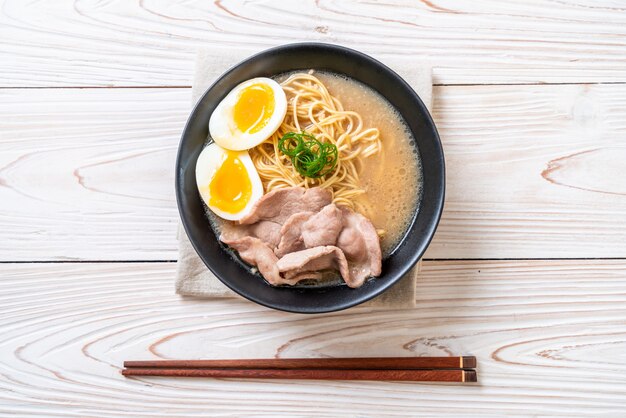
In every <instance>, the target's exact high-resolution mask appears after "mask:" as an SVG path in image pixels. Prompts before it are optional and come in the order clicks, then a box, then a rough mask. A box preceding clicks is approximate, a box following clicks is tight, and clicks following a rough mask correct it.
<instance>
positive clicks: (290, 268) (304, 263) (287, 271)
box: [278, 245, 351, 286]
mask: <svg viewBox="0 0 626 418" xmlns="http://www.w3.org/2000/svg"><path fill="white" fill-rule="evenodd" d="M326 270H337V271H339V273H340V274H341V277H342V278H343V279H344V281H345V282H346V283H348V286H350V283H349V282H351V280H350V270H349V267H348V261H347V260H346V256H345V255H344V254H343V251H341V250H340V249H339V248H337V247H335V246H332V245H327V246H324V247H314V248H307V249H306V250H302V251H296V252H295V253H289V254H287V255H285V256H284V257H282V258H281V259H280V260H278V271H279V272H280V273H282V274H283V275H284V276H285V278H287V279H289V278H292V277H297V276H302V275H303V274H304V273H310V272H321V271H326Z"/></svg>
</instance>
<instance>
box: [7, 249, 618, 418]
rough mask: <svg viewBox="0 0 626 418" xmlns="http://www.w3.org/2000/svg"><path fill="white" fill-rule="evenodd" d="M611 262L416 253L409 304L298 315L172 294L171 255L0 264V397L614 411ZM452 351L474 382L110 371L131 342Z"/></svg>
mask: <svg viewBox="0 0 626 418" xmlns="http://www.w3.org/2000/svg"><path fill="white" fill-rule="evenodd" d="M625 271H626V262H625V261H606V260H604V261H550V262H548V261H532V262H528V261H515V262H503V261H500V262H498V261H491V262H486V261H463V262H461V261H456V262H450V261H448V262H445V261H436V262H425V263H424V267H423V274H422V276H421V278H420V282H419V287H418V294H419V303H418V308H416V309H411V310H404V311H403V310H372V309H368V308H355V309H350V310H348V311H345V312H340V313H334V314H324V315H316V316H307V315H296V314H287V313H281V312H276V311H271V310H269V309H266V308H263V307H260V306H258V305H255V304H253V303H250V302H247V301H244V300H239V299H228V300H199V299H193V298H191V299H181V298H179V297H177V296H175V295H173V294H172V287H173V275H174V272H175V263H128V264H125V263H112V264H109V263H98V264H90V263H66V264H56V263H53V264H2V265H0V277H2V289H3V291H2V293H0V413H5V414H7V415H11V416H14V415H16V414H18V413H19V414H23V415H28V414H30V415H37V416H42V415H45V416H101V417H117V416H120V415H122V416H127V415H130V414H135V415H140V414H141V415H146V416H155V415H159V416H193V415H202V416H206V415H207V414H212V415H219V416H233V417H235V416H242V415H244V414H252V415H255V416H268V417H269V416H273V417H275V416H318V417H338V416H378V417H382V416H385V417H406V416H415V415H418V416H424V415H433V414H436V415H437V416H460V415H466V414H467V411H472V414H473V415H474V416H493V415H499V416H502V415H509V416H537V415H541V416H568V417H571V416H575V415H582V416H602V415H604V416H618V415H620V414H621V413H622V412H623V411H624V409H625V408H626V379H625V378H624V371H625V366H624V353H625V352H626V330H625V328H624V317H625V315H626V280H625V274H626V273H625ZM459 354H464V355H475V356H476V357H477V359H478V372H479V375H480V383H479V384H478V385H471V386H458V385H453V386H450V385H444V384H441V385H433V384H414V383H381V382H307V381H298V382H293V381H281V380H278V381H263V380H239V379H221V380H219V379H218V380H212V379H172V378H133V379H125V378H123V377H122V376H121V375H120V373H119V369H120V367H121V366H122V363H123V361H124V360H127V359H132V358H144V359H151V358H152V359H175V358H188V359H193V358H233V357H237V358H255V357H268V358H269V357H323V356H328V357H345V356H356V355H359V356H419V355H430V356H441V355H459ZM443 405H445V407H442V406H443Z"/></svg>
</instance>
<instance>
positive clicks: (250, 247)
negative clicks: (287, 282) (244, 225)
mask: <svg viewBox="0 0 626 418" xmlns="http://www.w3.org/2000/svg"><path fill="white" fill-rule="evenodd" d="M223 238H224V237H223V236H222V237H220V240H222V242H224V243H225V244H228V245H229V246H230V247H231V248H233V249H235V250H237V252H238V253H239V257H241V259H242V260H243V261H245V262H246V263H248V264H251V265H253V266H256V267H257V268H258V269H259V272H260V273H261V274H262V275H263V277H264V278H265V280H267V281H268V282H270V283H271V284H273V285H279V284H282V277H281V276H280V274H279V271H278V266H277V264H276V263H277V262H278V257H276V254H274V251H272V249H271V248H270V247H269V246H268V245H267V244H265V243H264V242H263V241H261V240H260V239H258V238H254V237H243V238H239V239H235V240H232V241H231V240H225V239H223Z"/></svg>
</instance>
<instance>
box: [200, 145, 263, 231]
mask: <svg viewBox="0 0 626 418" xmlns="http://www.w3.org/2000/svg"><path fill="white" fill-rule="evenodd" d="M226 152H227V151H226V150H225V149H223V148H222V147H220V146H219V145H217V144H216V143H211V144H209V145H207V146H206V147H205V148H204V149H203V150H202V152H201V153H200V155H199V156H198V160H197V161H196V184H197V186H198V191H199V192H200V196H201V197H202V200H204V203H206V205H207V206H208V207H209V209H211V211H213V213H215V214H216V215H217V216H219V217H220V218H223V219H227V220H229V221H238V220H240V219H241V218H243V217H244V216H245V215H247V214H248V213H249V212H250V210H251V209H252V206H253V205H254V204H255V203H256V202H257V201H258V200H259V199H260V198H261V197H263V184H262V183H261V178H260V177H259V173H258V172H257V171H256V168H255V167H254V164H253V163H252V159H251V158H250V155H248V151H241V152H238V153H237V158H239V160H240V161H241V162H242V164H243V166H244V167H245V169H246V172H247V173H248V178H249V179H250V183H251V184H252V194H251V196H250V200H249V201H248V203H247V204H246V206H245V207H244V208H243V209H242V210H241V211H240V212H237V213H228V212H224V211H222V210H220V209H219V208H216V207H215V206H212V205H211V204H209V202H210V201H211V192H210V189H209V185H210V184H211V180H212V179H213V176H214V175H215V173H216V172H217V170H218V168H219V167H220V166H221V165H222V162H223V161H224V159H225V157H226V155H225V154H226Z"/></svg>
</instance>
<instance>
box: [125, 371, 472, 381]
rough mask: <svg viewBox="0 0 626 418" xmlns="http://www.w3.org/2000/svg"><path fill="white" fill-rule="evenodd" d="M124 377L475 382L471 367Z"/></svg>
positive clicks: (160, 373)
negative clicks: (464, 368) (468, 368)
mask: <svg viewBox="0 0 626 418" xmlns="http://www.w3.org/2000/svg"><path fill="white" fill-rule="evenodd" d="M122 374H123V375H124V376H177V377H213V378H246V379H312V380H381V381H404V382H460V383H464V382H476V381H477V376H476V371H475V370H463V369H451V370H446V369H437V370H421V369H410V370H407V369H403V370H400V369H397V370H366V369H360V370H357V369H278V368H275V369H252V368H246V369H235V368H230V369H208V368H196V369H192V368H187V369H171V368H146V367H136V368H135V367H131V368H127V369H124V370H122Z"/></svg>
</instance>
